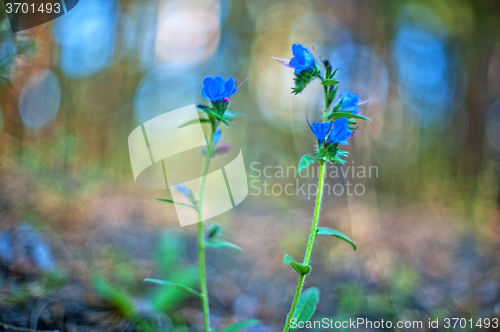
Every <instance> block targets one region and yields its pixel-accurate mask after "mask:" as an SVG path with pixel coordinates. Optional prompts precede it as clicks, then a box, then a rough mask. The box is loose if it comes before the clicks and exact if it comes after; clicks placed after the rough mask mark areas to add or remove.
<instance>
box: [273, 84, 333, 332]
mask: <svg viewBox="0 0 500 332" xmlns="http://www.w3.org/2000/svg"><path fill="white" fill-rule="evenodd" d="M320 79H321V81H323V78H322V77H320ZM323 93H324V96H325V109H324V111H323V122H325V121H327V120H328V108H329V107H330V104H329V102H328V97H327V93H328V88H327V87H326V86H325V85H323ZM319 164H320V168H319V178H318V192H317V194H316V203H315V204H314V216H313V221H312V225H311V232H310V233H309V240H308V241H307V248H306V253H305V255H304V260H303V262H302V264H304V265H308V264H309V261H310V260H311V253H312V250H313V246H314V240H315V239H316V230H317V228H318V221H319V215H320V210H321V201H322V200H323V186H324V183H325V171H326V167H325V161H323V160H321V161H320V162H319ZM305 279H306V275H305V274H301V275H300V276H299V281H298V283H297V289H296V290H295V295H294V297H293V301H292V306H291V307H290V312H289V313H288V316H287V318H286V323H285V327H284V328H283V332H288V331H289V330H290V324H291V321H292V318H293V315H294V313H295V310H296V309H297V303H298V302H299V298H300V294H301V293H302V288H303V287H304V281H305Z"/></svg>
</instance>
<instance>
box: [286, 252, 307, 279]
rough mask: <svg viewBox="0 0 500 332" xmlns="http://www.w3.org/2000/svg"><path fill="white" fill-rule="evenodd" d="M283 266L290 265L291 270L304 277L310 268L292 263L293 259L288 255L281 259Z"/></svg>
mask: <svg viewBox="0 0 500 332" xmlns="http://www.w3.org/2000/svg"><path fill="white" fill-rule="evenodd" d="M283 264H290V265H291V266H292V267H293V269H294V270H295V271H297V273H298V274H300V275H306V274H308V273H309V272H311V267H310V266H309V265H304V264H301V263H299V262H296V261H294V260H293V258H292V257H291V256H290V255H288V254H286V255H285V257H283Z"/></svg>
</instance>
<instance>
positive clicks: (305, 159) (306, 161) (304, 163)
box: [297, 154, 321, 173]
mask: <svg viewBox="0 0 500 332" xmlns="http://www.w3.org/2000/svg"><path fill="white" fill-rule="evenodd" d="M320 160H321V159H318V158H315V157H312V156H310V155H308V154H305V155H303V156H302V158H300V161H299V166H298V167H297V173H300V172H302V171H303V170H305V169H306V168H307V167H309V165H311V163H313V162H315V161H320Z"/></svg>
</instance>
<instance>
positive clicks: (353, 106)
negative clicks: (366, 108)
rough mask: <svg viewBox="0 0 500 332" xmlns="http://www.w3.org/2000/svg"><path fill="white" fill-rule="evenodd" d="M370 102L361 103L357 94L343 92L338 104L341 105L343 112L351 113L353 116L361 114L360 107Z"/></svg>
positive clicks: (347, 91)
mask: <svg viewBox="0 0 500 332" xmlns="http://www.w3.org/2000/svg"><path fill="white" fill-rule="evenodd" d="M367 101H368V100H365V101H361V98H360V97H359V95H358V94H357V93H354V92H351V91H349V90H345V91H342V92H341V93H340V94H339V97H338V98H337V101H336V104H337V105H338V103H341V104H340V107H341V111H342V112H349V113H352V114H359V108H358V106H359V105H362V104H364V103H366V102H367Z"/></svg>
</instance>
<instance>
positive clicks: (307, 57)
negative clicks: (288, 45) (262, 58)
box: [273, 44, 316, 75]
mask: <svg viewBox="0 0 500 332" xmlns="http://www.w3.org/2000/svg"><path fill="white" fill-rule="evenodd" d="M292 53H293V58H291V59H290V60H289V62H288V63H287V61H288V60H287V59H280V58H275V57H273V59H275V60H278V61H279V62H280V63H281V64H282V65H285V66H287V67H290V68H293V69H295V71H294V72H293V73H294V74H295V75H297V74H299V73H300V72H302V71H304V70H307V69H315V68H316V61H315V60H314V56H313V55H312V53H311V51H309V50H308V49H307V48H305V47H304V46H302V45H301V44H293V45H292Z"/></svg>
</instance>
